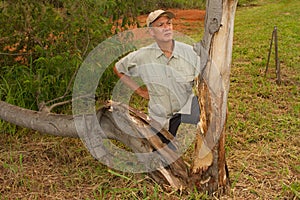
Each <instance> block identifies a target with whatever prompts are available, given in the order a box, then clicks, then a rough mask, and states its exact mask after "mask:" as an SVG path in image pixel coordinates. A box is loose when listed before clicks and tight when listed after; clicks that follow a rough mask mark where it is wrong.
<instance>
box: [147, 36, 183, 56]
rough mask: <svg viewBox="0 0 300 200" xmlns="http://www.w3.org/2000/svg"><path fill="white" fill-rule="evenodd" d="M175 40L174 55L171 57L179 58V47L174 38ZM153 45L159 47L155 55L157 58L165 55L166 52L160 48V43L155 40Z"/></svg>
mask: <svg viewBox="0 0 300 200" xmlns="http://www.w3.org/2000/svg"><path fill="white" fill-rule="evenodd" d="M173 42H174V49H173V53H172V57H171V58H178V57H179V53H178V47H177V45H176V41H175V40H173ZM153 45H154V46H153V47H154V48H155V49H157V51H156V55H155V56H156V58H159V57H161V56H163V55H164V52H163V51H162V50H161V49H160V48H159V46H158V44H157V43H156V42H155V43H154V44H153Z"/></svg>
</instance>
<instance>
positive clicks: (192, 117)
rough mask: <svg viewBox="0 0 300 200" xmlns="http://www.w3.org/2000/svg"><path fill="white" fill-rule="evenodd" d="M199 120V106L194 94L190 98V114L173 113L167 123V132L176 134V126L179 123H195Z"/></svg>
mask: <svg viewBox="0 0 300 200" xmlns="http://www.w3.org/2000/svg"><path fill="white" fill-rule="evenodd" d="M199 120H200V107H199V103H198V98H197V97H196V96H194V98H193V100H192V106H191V114H189V115H187V114H179V113H178V114H175V115H174V116H173V117H172V118H171V119H170V123H169V132H170V133H171V134H172V135H174V136H176V133H177V130H178V127H179V125H180V124H181V123H187V124H197V123H198V122H199Z"/></svg>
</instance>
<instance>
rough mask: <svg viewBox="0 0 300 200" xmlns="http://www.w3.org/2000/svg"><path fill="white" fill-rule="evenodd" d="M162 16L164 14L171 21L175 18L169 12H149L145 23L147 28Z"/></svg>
mask: <svg viewBox="0 0 300 200" xmlns="http://www.w3.org/2000/svg"><path fill="white" fill-rule="evenodd" d="M163 14H166V15H167V16H168V17H169V18H170V19H172V18H174V17H175V15H174V13H172V12H170V11H164V10H155V11H153V12H151V13H150V14H149V15H148V18H147V21H146V23H147V26H148V27H149V26H150V24H151V23H152V22H154V21H155V20H157V18H158V17H160V16H161V15H163Z"/></svg>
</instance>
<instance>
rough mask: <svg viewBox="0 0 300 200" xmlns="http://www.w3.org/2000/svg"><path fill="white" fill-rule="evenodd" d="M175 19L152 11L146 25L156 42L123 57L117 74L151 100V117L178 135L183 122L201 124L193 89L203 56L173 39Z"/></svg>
mask: <svg viewBox="0 0 300 200" xmlns="http://www.w3.org/2000/svg"><path fill="white" fill-rule="evenodd" d="M174 17H175V15H174V14H173V13H172V12H169V11H164V10H156V11H154V12H151V13H150V14H149V16H148V18H147V26H148V28H149V33H150V35H151V36H152V37H153V38H154V40H155V42H154V43H153V44H151V45H149V46H147V47H144V48H141V49H139V50H137V51H134V52H132V53H130V54H128V55H127V56H125V57H124V58H122V59H121V60H120V61H118V62H117V63H116V66H115V68H114V72H115V73H116V74H117V75H118V76H119V77H120V78H122V81H123V82H124V83H125V84H126V85H127V86H128V87H130V88H131V89H133V90H134V91H135V92H136V93H137V94H138V95H140V96H142V97H144V98H146V99H149V106H148V111H149V116H150V118H151V119H154V120H155V121H157V122H159V123H160V125H161V128H166V129H168V130H169V132H171V133H172V134H173V135H174V136H175V135H176V132H177V130H178V127H179V125H180V123H181V122H183V123H192V124H196V123H198V121H199V115H200V109H199V104H198V101H197V98H196V96H195V95H194V94H193V90H192V87H193V84H194V79H195V77H197V76H198V75H199V72H200V57H199V56H198V55H197V54H196V53H195V52H194V50H193V47H192V46H190V45H187V44H184V43H182V42H178V41H175V40H174V39H173V24H172V20H173V18H174ZM134 77H139V78H141V79H142V81H143V82H144V84H145V85H146V89H144V88H142V87H139V84H138V83H137V82H136V81H135V80H133V78H134ZM162 140H163V141H164V142H167V141H165V139H164V138H162Z"/></svg>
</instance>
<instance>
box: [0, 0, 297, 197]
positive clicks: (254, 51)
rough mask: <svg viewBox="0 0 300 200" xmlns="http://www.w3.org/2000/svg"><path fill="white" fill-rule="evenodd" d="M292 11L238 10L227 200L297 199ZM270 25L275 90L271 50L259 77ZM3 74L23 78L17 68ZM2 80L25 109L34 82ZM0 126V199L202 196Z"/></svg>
mask: <svg viewBox="0 0 300 200" xmlns="http://www.w3.org/2000/svg"><path fill="white" fill-rule="evenodd" d="M247 2H249V1H247ZM299 10H300V1H298V0H289V1H288V0H285V1H269V0H261V1H256V3H255V6H242V7H239V8H238V10H237V13H236V20H235V33H234V46H233V62H232V68H231V83H230V92H229V98H228V106H229V116H228V117H229V118H228V122H227V139H226V150H227V163H228V166H229V171H230V177H231V181H232V190H231V191H230V194H229V195H228V196H227V197H226V199H299V198H300V194H299V193H300V175H299V174H300V158H299V155H300V138H299V133H300V132H299V130H300V57H299V53H300V35H299V32H300V30H299V29H300V26H299V20H300V12H299ZM274 26H277V28H278V42H279V59H280V66H281V73H282V74H281V75H282V84H281V85H277V84H276V75H275V61H274V49H272V57H271V62H270V66H269V71H268V73H267V76H266V77H265V76H264V71H265V67H266V62H267V56H268V51H269V45H270V39H271V34H272V31H273V28H274ZM196 34H199V33H195V32H191V33H190V35H191V36H192V37H197V38H198V36H195V35H196ZM197 38H196V39H197ZM57 59H59V57H57V58H53V60H52V61H53V62H58V60H57ZM40 64H41V65H42V60H40ZM44 64H45V63H44ZM44 64H43V65H44ZM46 64H47V63H46ZM19 67H20V68H21V66H19ZM1 69H2V68H1ZM6 70H7V71H8V72H10V73H11V74H15V75H18V76H26V73H25V74H24V73H21V72H19V71H18V69H17V68H12V69H10V71H9V69H6ZM27 70H28V69H27ZM52 70H58V69H52ZM2 72H3V71H2ZM25 72H27V71H26V70H25ZM28 73H30V71H28ZM28 73H27V74H28ZM41 73H42V72H41ZM1 75H2V77H1V78H3V77H5V81H4V83H5V84H1V85H0V87H1V88H0V91H1V92H5V94H10V95H8V96H9V97H10V98H11V99H9V101H10V102H15V101H18V103H20V104H19V105H20V106H25V104H26V103H25V102H24V101H23V99H24V97H26V98H28V95H29V93H30V92H31V93H32V92H33V91H31V90H30V84H34V83H33V80H31V79H28V80H29V82H26V83H25V84H24V83H23V82H20V81H18V80H17V81H14V80H12V79H9V74H8V73H5V74H3V73H1ZM18 76H17V77H18ZM28 77H30V76H28ZM52 78H55V77H52ZM11 84H16V87H14V88H16V89H14V90H13V89H12V85H11ZM57 84H58V83H57ZM64 84H65V86H66V84H67V83H64ZM25 87H29V88H27V89H26V88H25ZM57 87H59V85H57ZM24 91H26V92H24ZM62 91H63V92H64V90H62ZM48 92H50V91H49V89H48V90H47V91H46V93H44V95H47V94H48ZM0 96H1V95H0ZM46 99H47V98H46ZM27 106H28V105H27ZM29 106H30V105H29ZM136 106H138V105H136ZM4 126H11V125H8V124H7V123H3V122H0V127H1V131H0V134H1V137H0V199H57V198H65V199H209V197H208V196H207V195H205V194H202V193H199V192H197V191H194V192H191V193H183V194H180V193H175V192H172V191H164V190H163V189H162V188H161V186H159V185H157V184H155V183H154V181H153V180H151V179H150V178H149V177H148V176H147V175H143V174H130V173H120V172H115V171H109V169H108V168H107V167H106V166H104V165H102V164H101V163H99V162H98V161H97V160H95V159H93V158H92V156H91V155H90V154H89V152H88V151H87V149H86V148H85V147H84V145H83V144H82V142H81V141H80V140H79V139H72V138H59V137H53V136H46V135H42V134H40V133H37V132H34V131H30V130H26V129H22V128H19V127H15V126H11V127H10V128H6V127H4ZM3 130H5V132H3ZM8 130H10V131H8Z"/></svg>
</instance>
